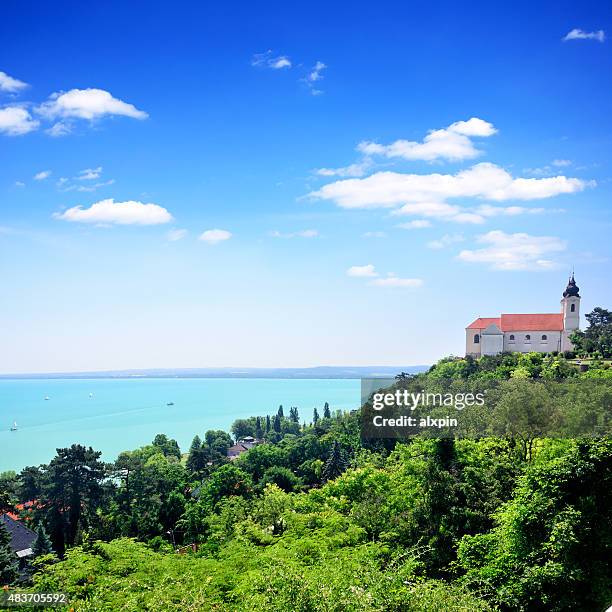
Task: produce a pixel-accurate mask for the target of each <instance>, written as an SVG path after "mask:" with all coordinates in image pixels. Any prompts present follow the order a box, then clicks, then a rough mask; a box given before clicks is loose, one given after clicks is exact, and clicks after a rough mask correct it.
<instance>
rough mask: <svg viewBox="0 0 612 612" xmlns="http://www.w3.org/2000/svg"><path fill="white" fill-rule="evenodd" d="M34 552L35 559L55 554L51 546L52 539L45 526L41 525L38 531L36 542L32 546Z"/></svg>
mask: <svg viewBox="0 0 612 612" xmlns="http://www.w3.org/2000/svg"><path fill="white" fill-rule="evenodd" d="M32 552H33V553H34V556H35V557H39V556H40V555H48V554H49V553H52V552H53V546H52V545H51V538H50V537H49V534H48V533H47V531H46V530H45V526H44V525H43V524H42V523H41V524H40V525H39V527H38V529H37V530H36V540H34V544H33V545H32Z"/></svg>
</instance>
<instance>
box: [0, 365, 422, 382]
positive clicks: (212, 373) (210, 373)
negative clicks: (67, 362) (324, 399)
mask: <svg viewBox="0 0 612 612" xmlns="http://www.w3.org/2000/svg"><path fill="white" fill-rule="evenodd" d="M429 367H430V366H429V365H412V366H354V367H351V366H317V367H311V368H176V369H174V368H167V369H161V368H158V369H143V370H108V371H101V372H100V371H98V372H52V373H44V372H43V373H23V374H0V380H49V379H68V380H74V379H122V380H130V379H143V378H279V379H280V378H286V379H287V378H289V379H291V378H302V379H317V378H319V379H320V378H349V379H354V378H378V377H381V378H387V377H393V376H395V375H396V374H399V373H400V372H407V373H409V374H416V373H418V372H424V371H425V370H427V369H429Z"/></svg>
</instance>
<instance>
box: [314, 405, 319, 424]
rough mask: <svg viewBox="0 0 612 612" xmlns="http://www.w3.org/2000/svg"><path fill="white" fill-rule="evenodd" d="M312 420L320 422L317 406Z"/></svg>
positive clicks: (315, 422)
mask: <svg viewBox="0 0 612 612" xmlns="http://www.w3.org/2000/svg"><path fill="white" fill-rule="evenodd" d="M312 422H313V423H314V424H315V425H316V424H317V423H318V422H319V411H318V410H317V409H316V408H315V409H314V410H313V413H312Z"/></svg>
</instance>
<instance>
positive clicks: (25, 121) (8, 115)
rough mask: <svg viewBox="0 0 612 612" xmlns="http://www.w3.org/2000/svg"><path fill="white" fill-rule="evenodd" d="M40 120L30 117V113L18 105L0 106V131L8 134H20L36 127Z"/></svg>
mask: <svg viewBox="0 0 612 612" xmlns="http://www.w3.org/2000/svg"><path fill="white" fill-rule="evenodd" d="M39 125H40V122H39V121H37V120H36V119H32V115H30V113H29V112H28V111H27V110H26V109H25V108H21V107H20V106H7V107H5V108H0V133H2V132H4V133H5V134H8V135H9V136H21V135H22V134H27V133H28V132H32V131H34V130H36V129H37V128H38V126H39Z"/></svg>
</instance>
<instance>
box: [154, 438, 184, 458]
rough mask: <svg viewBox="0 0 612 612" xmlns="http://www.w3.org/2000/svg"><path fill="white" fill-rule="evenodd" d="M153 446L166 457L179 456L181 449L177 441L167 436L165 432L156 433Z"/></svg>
mask: <svg viewBox="0 0 612 612" xmlns="http://www.w3.org/2000/svg"><path fill="white" fill-rule="evenodd" d="M153 446H155V447H156V448H158V449H159V450H160V451H161V452H162V454H163V455H164V456H166V457H176V458H177V459H180V458H181V449H180V448H179V445H178V443H177V441H176V440H173V439H171V438H168V436H167V435H166V434H157V435H156V436H155V439H154V440H153Z"/></svg>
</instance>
